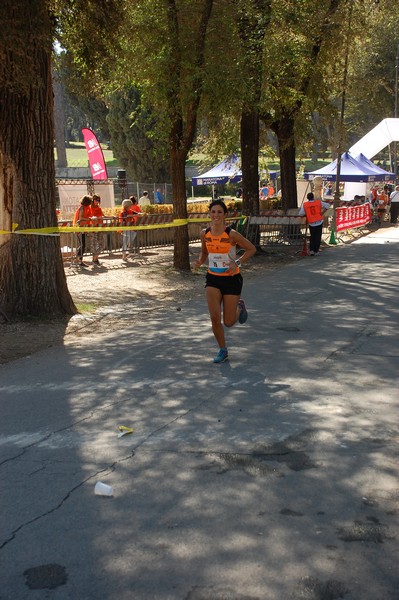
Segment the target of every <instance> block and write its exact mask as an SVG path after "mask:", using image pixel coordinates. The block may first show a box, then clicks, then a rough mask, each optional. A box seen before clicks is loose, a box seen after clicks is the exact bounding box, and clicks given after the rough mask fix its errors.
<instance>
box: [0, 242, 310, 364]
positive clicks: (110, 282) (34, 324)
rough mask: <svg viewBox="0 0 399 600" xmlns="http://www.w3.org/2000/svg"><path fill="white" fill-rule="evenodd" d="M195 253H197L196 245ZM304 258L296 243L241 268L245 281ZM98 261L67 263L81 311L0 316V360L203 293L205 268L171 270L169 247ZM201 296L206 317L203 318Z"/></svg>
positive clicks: (129, 320) (140, 317)
mask: <svg viewBox="0 0 399 600" xmlns="http://www.w3.org/2000/svg"><path fill="white" fill-rule="evenodd" d="M192 252H193V256H192V258H193V259H194V254H195V255H196V254H197V253H198V249H196V248H195V247H194V248H193V249H192ZM296 260H303V257H302V256H301V253H300V251H299V252H298V248H286V247H284V246H282V247H281V248H278V249H273V250H270V251H266V252H264V253H262V254H259V255H256V256H255V257H253V258H252V259H251V261H250V263H248V264H246V265H245V267H244V268H243V274H244V280H249V278H251V277H256V275H257V274H258V273H259V272H263V271H267V270H271V269H277V268H279V267H281V266H283V265H285V264H287V263H288V262H292V261H296ZM100 262H101V264H100V266H93V265H92V264H91V260H87V264H88V265H89V266H88V267H87V268H78V267H73V266H70V265H67V264H66V265H65V272H66V276H67V282H68V288H69V290H70V293H71V295H72V298H73V300H74V302H75V304H76V306H77V308H78V309H79V314H77V315H75V316H73V317H71V318H68V319H63V320H49V321H42V320H29V321H23V322H21V321H18V322H7V321H6V320H5V319H4V317H3V316H1V315H0V336H1V344H0V364H5V363H7V362H10V361H13V360H16V359H18V358H21V357H23V356H28V355H31V354H33V353H35V352H37V351H38V350H42V349H44V348H50V347H53V346H56V345H58V344H62V343H64V341H68V343H73V340H74V339H78V338H81V337H83V336H84V337H86V338H87V336H90V335H93V334H98V333H101V332H104V333H109V332H111V331H116V330H118V329H121V328H124V327H125V326H126V324H127V323H128V324H133V323H134V320H135V319H138V320H140V321H142V320H143V319H145V317H146V315H148V314H150V313H151V312H153V311H156V310H161V309H163V310H164V309H165V304H168V305H170V306H171V307H173V306H175V308H176V309H178V306H179V299H180V298H182V297H184V300H185V301H187V300H189V299H190V298H194V297H197V296H201V295H203V294H204V275H205V270H204V267H203V268H201V269H200V270H199V271H197V272H193V273H180V272H178V271H175V270H174V269H173V266H172V265H173V250H172V249H171V248H167V249H165V248H154V249H151V250H147V251H143V252H142V253H140V254H139V255H133V256H132V257H131V258H130V259H129V262H128V263H123V262H122V256H121V254H115V255H111V256H108V255H104V256H101V257H100ZM206 315H207V313H206V306H205V301H204V318H207V316H206Z"/></svg>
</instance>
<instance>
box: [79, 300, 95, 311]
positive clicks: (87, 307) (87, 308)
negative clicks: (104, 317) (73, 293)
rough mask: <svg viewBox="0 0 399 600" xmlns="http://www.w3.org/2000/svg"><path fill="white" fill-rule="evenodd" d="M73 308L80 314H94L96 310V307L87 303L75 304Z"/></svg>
mask: <svg viewBox="0 0 399 600" xmlns="http://www.w3.org/2000/svg"><path fill="white" fill-rule="evenodd" d="M75 306H76V308H77V309H78V311H79V312H80V313H94V312H96V310H97V305H96V304H91V303H89V302H75Z"/></svg>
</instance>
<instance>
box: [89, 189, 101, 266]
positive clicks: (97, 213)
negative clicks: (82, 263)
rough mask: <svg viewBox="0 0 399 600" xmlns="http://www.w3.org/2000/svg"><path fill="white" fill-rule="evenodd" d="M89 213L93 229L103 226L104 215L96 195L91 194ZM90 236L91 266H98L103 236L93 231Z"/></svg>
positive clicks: (99, 199)
mask: <svg viewBox="0 0 399 600" xmlns="http://www.w3.org/2000/svg"><path fill="white" fill-rule="evenodd" d="M91 213H92V217H91V220H92V223H93V226H94V227H99V226H100V225H102V224H103V216H104V213H103V211H102V208H101V197H100V196H99V195H98V194H93V198H92V203H91ZM89 236H90V245H91V251H92V253H93V265H100V261H99V260H98V258H99V256H100V252H101V250H102V249H103V247H104V244H103V241H104V237H103V236H104V234H103V233H100V232H99V231H95V232H93V233H89Z"/></svg>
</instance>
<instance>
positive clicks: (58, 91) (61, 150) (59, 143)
mask: <svg viewBox="0 0 399 600" xmlns="http://www.w3.org/2000/svg"><path fill="white" fill-rule="evenodd" d="M53 77H54V79H53V90H54V138H55V148H56V151H57V167H61V168H66V167H67V166H68V161H67V154H66V146H65V127H64V125H65V110H64V94H63V87H62V84H61V82H60V80H59V79H58V76H57V74H56V72H55V71H54V70H53Z"/></svg>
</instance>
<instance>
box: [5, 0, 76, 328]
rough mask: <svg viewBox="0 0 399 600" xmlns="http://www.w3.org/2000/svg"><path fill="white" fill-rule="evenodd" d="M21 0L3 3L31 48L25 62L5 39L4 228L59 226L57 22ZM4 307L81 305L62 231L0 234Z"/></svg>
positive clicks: (38, 310) (42, 6)
mask: <svg viewBox="0 0 399 600" xmlns="http://www.w3.org/2000/svg"><path fill="white" fill-rule="evenodd" d="M20 4H21V3H20V2H15V1H14V2H12V1H8V2H6V3H5V7H4V6H3V8H2V10H3V11H5V13H6V18H7V19H8V20H9V22H11V23H12V24H13V27H15V31H16V32H18V31H23V32H24V44H23V47H24V48H26V52H25V54H26V55H27V58H26V59H25V57H22V61H21V54H20V53H19V51H20V49H21V43H20V39H19V38H18V34H17V33H16V34H15V36H14V37H12V38H11V39H12V40H14V41H15V44H16V46H17V47H16V48H14V47H12V46H11V47H10V44H9V43H8V44H7V46H6V45H2V46H0V59H3V60H0V62H1V63H2V66H1V67H0V131H1V138H0V229H3V230H8V231H11V230H12V228H13V226H14V225H16V226H17V227H18V229H25V228H33V229H40V228H43V227H52V226H56V225H57V219H56V201H55V169H54V150H53V145H54V126H53V90H52V85H51V64H50V63H51V24H50V19H49V15H48V13H47V10H46V6H47V3H46V2H44V1H41V2H31V3H30V4H29V6H28V7H26V2H25V3H23V4H24V5H25V9H26V10H25V11H24V10H22V8H23V7H22V6H21V5H20ZM28 10H31V13H32V14H31V15H29V14H28V15H27V14H26V12H27V11H28ZM30 16H32V20H30V18H29V17H30ZM27 23H28V24H29V27H28V26H27ZM18 60H19V62H18V63H17V64H15V61H18ZM33 69H34V72H32V70H33ZM16 77H19V79H18V80H17V79H16ZM0 306H1V308H2V309H3V310H4V311H5V312H6V314H7V315H8V316H9V317H21V316H22V317H26V316H57V315H58V316H60V315H65V314H70V315H71V314H74V313H75V312H76V308H75V306H74V304H73V301H72V298H71V296H70V294H69V291H68V288H67V283H66V277H65V273H64V267H63V263H62V257H61V251H60V243H59V237H58V236H52V235H22V234H21V235H18V234H4V235H1V234H0Z"/></svg>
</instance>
